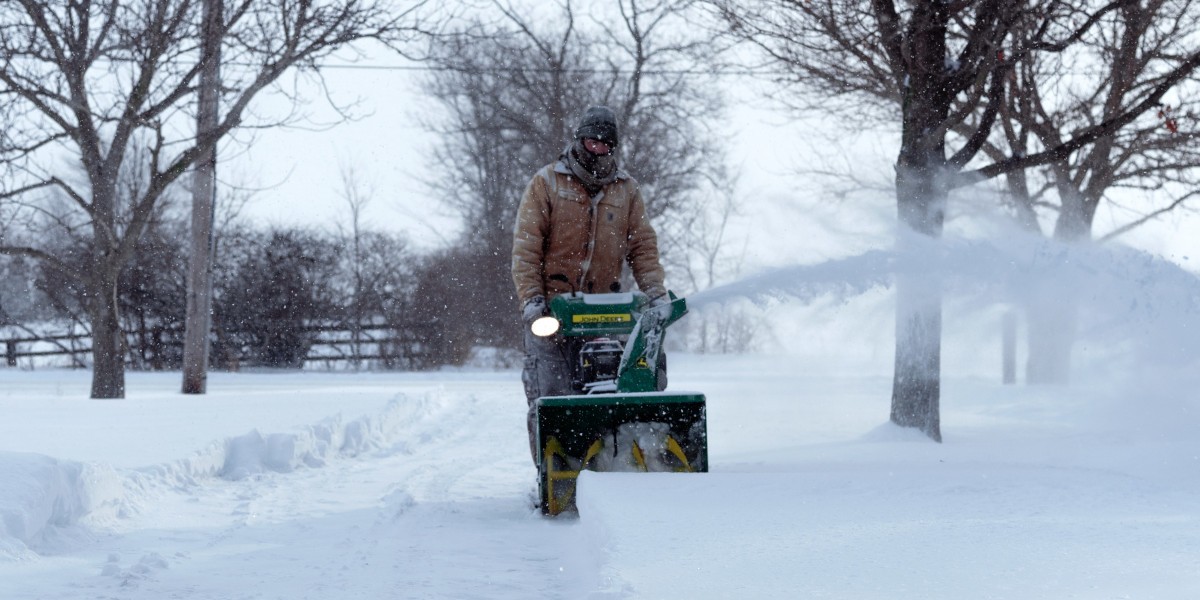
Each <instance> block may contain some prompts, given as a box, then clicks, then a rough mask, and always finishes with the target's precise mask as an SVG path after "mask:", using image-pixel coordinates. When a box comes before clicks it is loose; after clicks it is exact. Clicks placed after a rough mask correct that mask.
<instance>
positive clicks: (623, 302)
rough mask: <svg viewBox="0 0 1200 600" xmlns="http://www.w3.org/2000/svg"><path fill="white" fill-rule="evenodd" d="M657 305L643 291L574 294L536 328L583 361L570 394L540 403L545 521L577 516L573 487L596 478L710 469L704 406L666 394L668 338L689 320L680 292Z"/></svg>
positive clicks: (692, 397)
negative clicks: (585, 474)
mask: <svg viewBox="0 0 1200 600" xmlns="http://www.w3.org/2000/svg"><path fill="white" fill-rule="evenodd" d="M669 298H670V302H667V303H664V304H661V305H659V306H657V307H653V308H651V307H650V306H649V300H648V299H647V297H646V296H645V295H644V294H641V293H636V292H627V293H616V294H583V293H578V292H576V293H571V294H563V295H560V296H556V297H555V298H554V299H553V300H551V301H550V312H551V314H552V316H546V317H542V318H541V319H538V320H537V321H534V322H533V324H532V329H533V333H534V334H535V335H540V336H550V335H555V334H557V335H562V336H564V337H567V338H574V339H568V344H567V346H568V347H569V348H572V349H574V351H575V353H576V354H577V356H578V361H577V362H576V363H575V364H574V365H572V381H571V383H572V387H573V390H574V393H573V394H571V395H566V396H542V397H541V398H538V399H537V402H536V404H535V407H534V410H535V424H536V425H535V426H536V435H537V442H538V448H540V449H541V450H540V452H539V453H538V457H537V461H538V488H539V492H540V497H541V508H542V512H543V513H544V514H548V515H555V514H558V513H560V512H563V511H567V510H571V511H573V510H574V509H575V482H576V480H577V479H578V477H579V473H580V472H581V471H583V470H585V469H586V470H592V471H665V472H706V471H708V429H707V422H706V420H705V399H704V395H703V394H699V393H694V392H666V391H664V390H665V389H666V384H667V381H666V355H665V354H664V353H663V352H662V347H663V334H664V332H665V331H666V328H667V326H668V325H670V324H671V323H674V322H675V321H676V320H678V319H679V318H680V317H682V316H683V315H684V314H686V313H687V304H686V303H685V302H684V299H683V298H678V297H676V296H675V294H670V295H669Z"/></svg>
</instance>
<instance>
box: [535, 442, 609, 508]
mask: <svg viewBox="0 0 1200 600" xmlns="http://www.w3.org/2000/svg"><path fill="white" fill-rule="evenodd" d="M602 449H604V440H603V439H602V438H601V439H597V440H596V441H594V442H592V445H591V446H589V447H588V449H587V452H586V453H584V455H583V460H582V461H581V462H580V463H579V470H571V469H570V468H569V467H570V465H571V461H570V460H569V459H570V457H569V456H567V452H566V450H564V449H563V447H562V444H561V443H559V441H558V439H557V438H554V437H551V438H550V439H549V440H546V449H545V460H546V463H545V464H546V506H547V508H549V510H550V514H552V515H557V514H558V513H560V512H562V511H563V510H565V509H566V508H567V507H568V506H571V505H572V504H574V502H573V500H574V496H575V486H573V485H572V486H571V488H570V489H569V490H567V491H566V493H565V494H563V498H562V500H561V501H560V500H559V498H558V497H557V496H556V495H555V494H554V482H555V481H574V480H576V479H578V478H579V473H580V471H582V470H584V469H586V468H587V466H588V463H590V462H591V460H592V459H593V458H595V457H596V455H597V454H600V451H601V450H602ZM555 456H560V457H562V461H563V463H565V464H566V465H567V466H568V468H567V469H561V470H556V469H555V468H554V457H555Z"/></svg>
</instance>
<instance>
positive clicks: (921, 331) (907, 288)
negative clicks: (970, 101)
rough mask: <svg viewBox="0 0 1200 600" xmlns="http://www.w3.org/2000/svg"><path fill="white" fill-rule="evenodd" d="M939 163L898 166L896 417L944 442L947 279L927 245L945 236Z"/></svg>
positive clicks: (900, 422)
mask: <svg viewBox="0 0 1200 600" xmlns="http://www.w3.org/2000/svg"><path fill="white" fill-rule="evenodd" d="M937 172H938V169H936V168H928V167H915V166H912V165H905V164H900V165H898V166H897V177H896V200H897V206H898V209H899V210H898V212H899V216H900V228H899V232H898V233H897V237H896V249H897V256H898V257H899V258H898V261H897V266H898V269H897V273H896V362H895V371H894V372H893V375H892V411H891V420H892V422H893V423H895V424H897V425H900V426H901V427H915V428H917V429H920V430H921V432H923V433H924V434H925V435H927V436H929V437H930V439H933V440H934V441H938V442H940V441H941V440H942V432H941V407H940V402H941V365H942V285H941V275H940V273H939V272H938V270H939V266H938V265H937V264H930V263H929V262H928V257H927V256H924V254H925V253H924V252H923V250H926V249H928V248H930V247H931V244H929V243H928V242H929V241H930V240H931V239H936V238H937V237H940V235H941V231H942V223H943V217H942V213H943V206H944V203H945V197H946V193H945V189H944V187H943V186H942V184H941V182H939V181H938V174H937Z"/></svg>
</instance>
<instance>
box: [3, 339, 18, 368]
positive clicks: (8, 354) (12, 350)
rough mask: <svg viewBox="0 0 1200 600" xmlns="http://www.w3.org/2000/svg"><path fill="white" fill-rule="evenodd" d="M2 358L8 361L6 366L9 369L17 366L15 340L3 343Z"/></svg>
mask: <svg viewBox="0 0 1200 600" xmlns="http://www.w3.org/2000/svg"><path fill="white" fill-rule="evenodd" d="M4 357H5V359H6V360H7V361H8V366H10V367H15V366H17V341H16V340H5V341H4Z"/></svg>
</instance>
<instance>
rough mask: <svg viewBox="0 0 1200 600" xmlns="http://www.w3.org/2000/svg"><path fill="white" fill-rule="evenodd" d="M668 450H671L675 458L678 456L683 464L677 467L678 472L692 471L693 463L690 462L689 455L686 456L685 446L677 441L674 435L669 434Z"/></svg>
mask: <svg viewBox="0 0 1200 600" xmlns="http://www.w3.org/2000/svg"><path fill="white" fill-rule="evenodd" d="M667 452H670V453H671V455H673V456H674V457H675V458H678V459H679V462H680V463H681V464H683V466H682V467H678V468H676V469H675V472H676V473H691V472H692V465H690V464H688V459H687V456H684V454H683V448H682V447H681V446H680V445H679V442H677V441H675V438H674V437H673V436H669V435H668V436H667Z"/></svg>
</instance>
